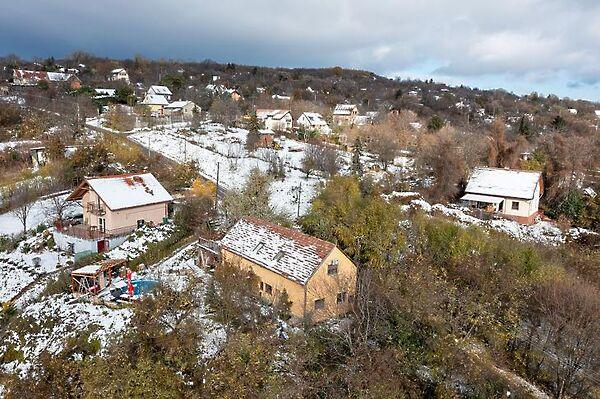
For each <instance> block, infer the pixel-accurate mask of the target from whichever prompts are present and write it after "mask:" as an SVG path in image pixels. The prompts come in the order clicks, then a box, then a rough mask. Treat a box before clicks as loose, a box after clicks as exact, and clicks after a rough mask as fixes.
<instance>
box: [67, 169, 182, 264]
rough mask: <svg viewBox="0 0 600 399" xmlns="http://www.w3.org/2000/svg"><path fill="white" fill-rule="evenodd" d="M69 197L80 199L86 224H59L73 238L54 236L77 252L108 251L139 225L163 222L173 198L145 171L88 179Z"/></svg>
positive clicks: (69, 199)
mask: <svg viewBox="0 0 600 399" xmlns="http://www.w3.org/2000/svg"><path fill="white" fill-rule="evenodd" d="M67 200H68V201H81V204H82V207H83V224H80V225H73V226H63V225H59V226H57V228H56V233H58V234H62V235H66V236H70V237H71V238H69V237H62V236H61V237H58V238H57V236H56V235H55V241H56V242H57V244H59V247H61V248H62V246H64V247H66V248H65V250H67V249H69V247H71V248H70V249H71V250H72V251H73V252H75V253H77V252H80V251H79V250H81V251H92V252H103V251H106V250H108V249H110V248H114V247H115V246H117V245H119V244H120V242H122V241H120V242H119V240H118V239H117V238H118V237H124V236H126V235H127V234H129V233H130V232H132V231H133V230H135V229H136V228H138V227H141V226H143V225H145V224H151V225H158V224H161V223H164V222H165V221H166V218H167V217H168V214H169V211H168V205H169V203H170V202H171V201H172V200H173V198H172V197H171V195H170V194H169V193H168V192H167V190H165V189H164V187H163V186H162V185H161V184H160V183H159V182H158V180H156V178H155V177H154V176H153V175H152V174H151V173H144V174H139V175H135V174H124V175H117V176H103V177H94V178H88V179H86V180H85V181H84V182H82V183H81V184H80V185H79V186H77V188H75V190H74V191H73V192H72V193H71V194H70V195H69V196H68V197H67ZM76 239H78V241H77V240H76ZM86 241H87V242H86ZM61 244H62V246H61Z"/></svg>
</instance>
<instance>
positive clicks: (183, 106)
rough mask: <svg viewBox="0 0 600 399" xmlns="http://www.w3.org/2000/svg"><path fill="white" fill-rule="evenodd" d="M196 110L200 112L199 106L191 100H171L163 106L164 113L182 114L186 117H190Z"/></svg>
mask: <svg viewBox="0 0 600 399" xmlns="http://www.w3.org/2000/svg"><path fill="white" fill-rule="evenodd" d="M197 112H200V107H198V106H197V105H196V104H195V103H194V102H192V101H173V102H172V103H171V104H169V105H167V106H165V108H164V114H165V115H183V116H184V117H186V118H191V117H192V116H194V113H197Z"/></svg>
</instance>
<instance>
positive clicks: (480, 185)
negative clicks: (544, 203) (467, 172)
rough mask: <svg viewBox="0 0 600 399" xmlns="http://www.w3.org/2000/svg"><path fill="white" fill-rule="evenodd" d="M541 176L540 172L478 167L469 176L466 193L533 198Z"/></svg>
mask: <svg viewBox="0 0 600 399" xmlns="http://www.w3.org/2000/svg"><path fill="white" fill-rule="evenodd" d="M540 176H541V174H540V172H529V171H523V170H512V169H499V168H476V169H475V170H474V171H473V173H472V174H471V177H470V178H469V182H468V184H467V188H466V189H465V193H467V194H482V195H491V196H495V197H505V198H506V197H507V198H521V199H532V198H533V196H534V193H535V190H536V188H537V186H538V184H539V182H540Z"/></svg>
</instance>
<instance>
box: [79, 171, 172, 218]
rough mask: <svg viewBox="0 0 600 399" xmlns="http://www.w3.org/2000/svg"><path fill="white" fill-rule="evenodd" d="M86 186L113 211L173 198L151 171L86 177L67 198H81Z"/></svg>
mask: <svg viewBox="0 0 600 399" xmlns="http://www.w3.org/2000/svg"><path fill="white" fill-rule="evenodd" d="M87 187H89V188H90V189H91V190H93V191H94V192H96V194H98V196H99V197H100V198H101V199H102V201H103V202H104V203H105V204H106V206H107V207H108V208H109V209H111V210H113V211H114V210H118V209H126V208H134V207H138V206H144V205H152V204H159V203H163V202H170V201H172V200H173V197H171V195H170V194H169V193H168V192H167V190H165V188H164V187H163V186H162V185H161V184H160V183H159V182H158V180H156V177H154V175H152V173H143V174H140V175H135V174H126V175H118V176H104V177H94V178H88V179H86V180H85V181H84V182H83V183H81V184H80V185H79V187H77V188H76V189H75V191H73V193H72V194H71V195H70V196H69V197H68V199H69V200H74V199H79V198H82V197H83V193H84V192H85V189H86V188H87Z"/></svg>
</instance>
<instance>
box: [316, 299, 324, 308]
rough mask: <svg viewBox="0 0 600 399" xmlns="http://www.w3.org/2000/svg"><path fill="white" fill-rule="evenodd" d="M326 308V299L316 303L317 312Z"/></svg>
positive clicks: (318, 300)
mask: <svg viewBox="0 0 600 399" xmlns="http://www.w3.org/2000/svg"><path fill="white" fill-rule="evenodd" d="M324 307H325V299H317V300H316V301H315V310H318V309H323V308H324Z"/></svg>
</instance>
